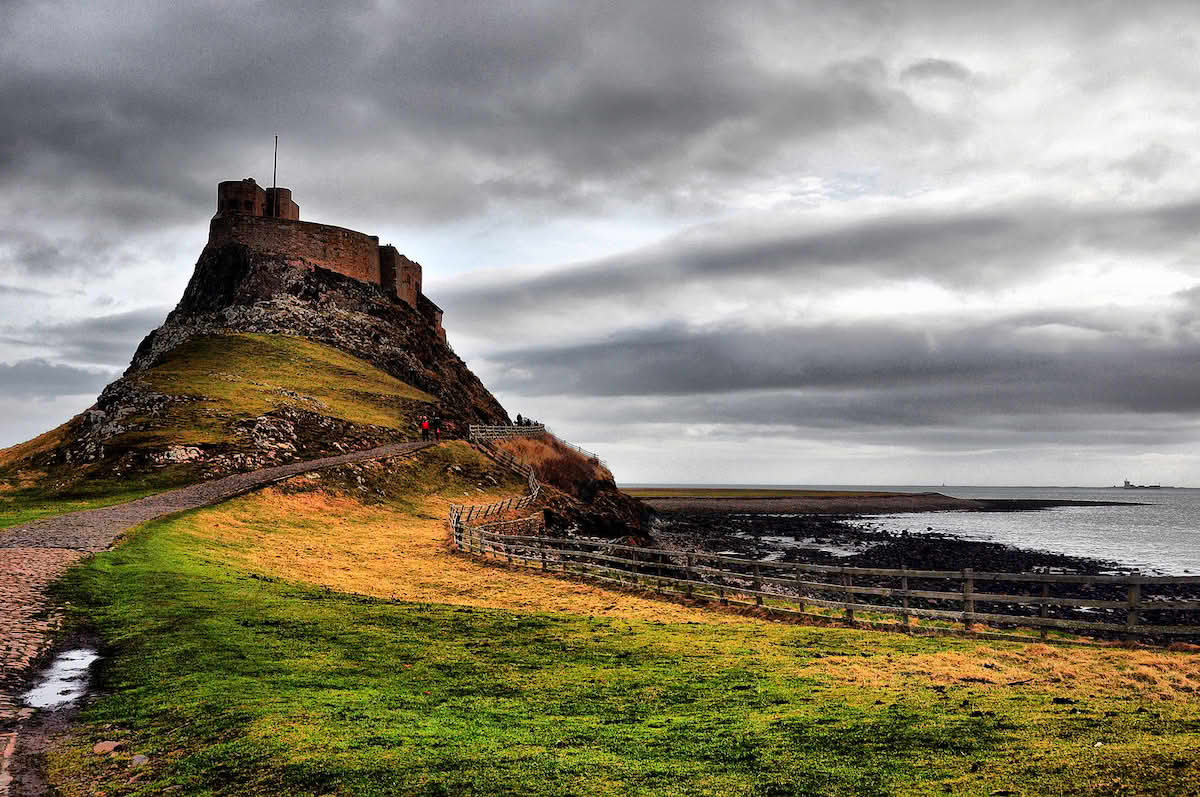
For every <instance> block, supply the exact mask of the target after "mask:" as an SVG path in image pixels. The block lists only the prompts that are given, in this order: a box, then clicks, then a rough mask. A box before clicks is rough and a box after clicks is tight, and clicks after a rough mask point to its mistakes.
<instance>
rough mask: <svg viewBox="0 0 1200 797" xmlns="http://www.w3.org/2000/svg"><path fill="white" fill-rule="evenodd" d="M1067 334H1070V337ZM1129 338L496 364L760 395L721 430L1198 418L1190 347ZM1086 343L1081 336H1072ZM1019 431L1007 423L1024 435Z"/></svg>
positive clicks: (1043, 337)
mask: <svg viewBox="0 0 1200 797" xmlns="http://www.w3.org/2000/svg"><path fill="white" fill-rule="evenodd" d="M1064 330H1070V331H1073V332H1075V333H1076V334H1070V333H1068V334H1066V335H1065V336H1064V334H1063V331H1064ZM1177 332H1178V330H1174V329H1164V330H1161V333H1162V335H1160V336H1153V337H1151V336H1147V335H1139V334H1133V333H1130V332H1128V331H1127V330H1126V329H1124V328H1123V327H1122V326H1121V325H1119V324H1117V323H1111V322H1110V323H1106V322H1105V321H1104V320H1103V319H1102V318H1101V317H1098V316H1089V315H1086V314H1085V317H1083V318H1077V317H1075V316H1073V315H1072V314H1069V313H1068V314H1061V315H1060V314H1054V313H1043V314H1036V315H1023V316H1018V317H1012V318H1001V319H996V320H993V321H990V322H987V323H980V324H972V323H965V322H961V321H959V322H957V323H953V322H944V323H942V324H939V325H929V326H925V327H923V328H914V327H913V326H910V325H902V324H898V323H896V324H884V323H871V324H859V325H855V326H847V325H833V324H830V325H822V326H814V327H774V328H768V329H765V330H746V329H736V328H734V329H713V330H688V329H684V328H678V327H676V328H667V329H658V330H643V331H641V332H640V333H638V334H625V335H623V336H622V339H620V340H612V341H606V342H604V343H599V344H588V345H577V346H564V347H546V348H530V349H522V350H519V351H510V352H506V353H503V354H499V355H497V354H493V355H492V356H491V357H490V358H489V359H490V361H491V364H492V367H493V369H494V371H495V373H496V377H495V379H496V382H497V385H498V386H499V387H501V388H503V389H507V390H511V391H514V392H519V393H523V394H526V395H538V394H546V395H581V396H582V395H595V396H614V397H616V396H634V397H651V398H658V399H662V400H663V403H664V405H669V406H671V407H672V408H674V406H675V404H674V402H675V401H676V400H677V399H679V398H682V399H683V400H684V402H685V403H686V402H687V401H697V400H699V399H700V398H704V397H709V398H714V397H715V398H716V400H719V401H722V402H725V401H727V400H728V397H729V396H731V395H737V394H743V395H749V394H770V395H772V398H771V399H770V400H765V399H761V398H755V399H753V400H751V401H749V403H746V404H742V405H740V406H741V409H742V410H746V411H751V412H752V413H755V414H752V415H742V416H740V417H739V416H738V415H737V414H736V413H732V414H731V412H730V411H728V410H726V411H724V412H722V413H718V414H715V415H710V416H709V417H716V418H720V419H721V421H722V422H732V421H739V422H747V423H757V424H802V425H805V426H809V427H822V426H828V427H839V428H844V427H850V426H870V427H884V426H895V427H907V428H929V427H936V426H942V425H946V424H961V423H967V424H969V423H971V422H972V419H976V418H988V417H1005V418H1010V419H1013V418H1022V419H1024V418H1027V417H1029V416H1037V415H1042V414H1046V413H1050V414H1064V415H1077V416H1083V415H1089V414H1090V415H1102V414H1106V413H1107V414H1119V413H1138V414H1143V415H1153V414H1163V413H1175V414H1185V413H1195V412H1197V411H1200V338H1197V337H1195V336H1194V335H1190V334H1184V335H1182V336H1180V335H1179V334H1176V333H1177ZM1079 333H1082V334H1079ZM1026 424H1027V421H1026V420H1021V421H1019V422H1014V423H1013V424H1010V426H1012V425H1020V426H1024V425H1026Z"/></svg>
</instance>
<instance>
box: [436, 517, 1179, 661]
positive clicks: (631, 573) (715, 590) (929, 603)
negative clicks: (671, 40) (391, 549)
mask: <svg viewBox="0 0 1200 797" xmlns="http://www.w3.org/2000/svg"><path fill="white" fill-rule="evenodd" d="M477 517H478V516H477ZM524 520H528V519H523V521H524ZM523 521H517V522H510V523H507V524H505V525H504V526H502V527H499V528H497V527H494V525H493V524H487V525H471V524H470V523H469V522H467V520H462V521H461V522H459V523H453V524H452V528H453V530H454V535H455V545H456V546H457V547H458V548H459V550H462V551H465V552H468V553H471V554H474V555H476V556H482V557H491V558H495V559H505V560H507V561H508V562H510V563H513V564H517V565H521V566H525V567H535V568H541V569H543V570H558V571H560V572H563V573H569V574H574V575H581V576H587V577H589V578H594V579H598V580H601V581H606V582H612V583H618V584H624V585H626V586H640V587H652V588H654V589H657V590H658V591H659V592H663V593H671V594H677V595H682V596H686V597H689V598H708V599H711V600H717V601H720V602H721V603H722V604H738V605H750V606H766V607H767V608H770V609H772V610H775V611H783V612H789V613H799V614H806V613H807V612H806V608H807V607H808V606H818V607H823V608H827V609H834V610H840V611H841V612H842V614H843V616H842V619H844V620H845V621H847V622H849V623H855V622H856V613H870V614H884V615H895V616H897V618H898V622H891V623H877V622H870V624H871V625H875V626H885V627H899V628H901V629H904V630H911V627H910V624H911V618H929V619H932V620H937V621H949V622H950V623H951V624H952V627H951V628H950V629H933V630H935V631H946V630H949V631H951V632H953V633H966V632H970V633H978V632H977V631H976V630H972V629H973V627H974V626H976V625H977V624H984V623H986V624H989V625H998V626H1021V627H1026V628H1033V629H1037V630H1038V631H1039V637H1033V636H1021V635H1014V634H997V633H983V634H982V635H983V636H988V637H993V638H1012V639H1020V640H1022V641H1033V640H1035V639H1038V638H1040V639H1047V637H1048V633H1049V632H1050V631H1051V630H1056V631H1068V632H1078V631H1100V632H1106V633H1110V634H1115V635H1119V636H1141V637H1164V636H1172V635H1200V625H1195V624H1187V623H1184V622H1177V621H1176V620H1177V618H1178V613H1179V612H1192V613H1193V614H1192V615H1191V617H1190V618H1189V619H1190V622H1192V623H1195V622H1196V618H1197V617H1200V576H1182V577H1170V576H1168V577H1161V576H1141V575H1126V576H1117V575H1113V576H1088V575H1077V574H1057V573H991V572H977V571H973V570H970V569H966V570H909V569H907V568H900V569H889V568H855V567H837V566H832V565H810V564H797V563H782V562H774V561H768V560H754V559H745V558H742V557H733V556H728V555H723V554H710V553H704V552H683V551H664V550H661V549H658V548H644V547H638V546H631V545H620V544H616V543H609V542H604V541H595V540H578V539H563V538H557V537H546V536H542V535H522V534H516V533H513V530H514V527H515V526H516V525H517V523H519V522H523ZM506 532H507V533H506ZM983 586H989V587H991V591H983V590H982V588H981V587H983ZM1081 586H1083V587H1085V588H1086V589H1088V590H1089V591H1091V592H1093V593H1098V594H1097V596H1096V597H1090V596H1089V597H1079V596H1078V594H1077V593H1078V592H1079V588H1080V587H1081ZM1071 587H1074V588H1075V589H1074V590H1073V591H1074V592H1075V593H1076V594H1072V595H1064V594H1061V593H1063V592H1064V591H1067V590H1068V588H1071ZM1021 590H1028V592H1027V593H1026V592H1022V591H1021ZM1181 594H1182V595H1187V596H1188V597H1186V598H1184V599H1180V595H1181ZM1080 615H1082V617H1080ZM816 616H819V617H821V618H823V619H827V620H828V619H837V618H830V617H829V616H826V615H816ZM1083 618H1087V619H1083ZM953 624H961V626H962V627H961V628H956V627H953ZM922 630H924V629H922Z"/></svg>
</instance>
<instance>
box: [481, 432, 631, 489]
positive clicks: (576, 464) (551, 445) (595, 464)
mask: <svg viewBox="0 0 1200 797" xmlns="http://www.w3.org/2000/svg"><path fill="white" fill-rule="evenodd" d="M494 445H495V446H496V448H499V449H500V450H501V451H507V452H508V453H510V454H512V455H513V457H514V458H515V459H516V460H517V462H520V463H521V464H522V465H528V466H531V467H533V469H534V470H535V471H536V472H537V475H538V478H539V479H541V480H542V481H543V482H545V483H547V484H550V485H553V486H554V487H557V488H558V489H560V490H562V491H563V492H565V493H568V494H572V495H574V494H576V493H577V491H578V488H579V485H580V484H586V483H589V482H592V481H597V480H599V481H609V482H611V481H612V480H613V475H612V472H611V471H609V469H608V468H606V467H604V466H603V465H601V464H600V461H599V460H597V459H590V458H588V457H586V456H584V455H583V454H581V453H579V452H578V451H576V450H575V449H573V448H571V447H570V446H565V445H563V444H562V442H561V441H559V440H558V439H557V438H555V437H554V436H553V435H538V436H533V437H510V438H507V439H502V440H496V441H495V442H494Z"/></svg>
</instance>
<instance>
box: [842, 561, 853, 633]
mask: <svg viewBox="0 0 1200 797" xmlns="http://www.w3.org/2000/svg"><path fill="white" fill-rule="evenodd" d="M842 586H844V587H846V591H845V593H844V594H845V598H846V606H845V612H846V622H847V623H848V624H850V625H854V606H853V605H852V604H853V603H854V593H853V592H851V591H850V587H853V586H854V576H853V574H851V573H850V571H849V570H842Z"/></svg>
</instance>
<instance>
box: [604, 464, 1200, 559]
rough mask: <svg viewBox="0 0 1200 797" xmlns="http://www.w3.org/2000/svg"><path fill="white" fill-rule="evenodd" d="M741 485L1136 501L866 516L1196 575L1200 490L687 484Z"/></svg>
mask: <svg viewBox="0 0 1200 797" xmlns="http://www.w3.org/2000/svg"><path fill="white" fill-rule="evenodd" d="M622 486H626V487H724V488H738V489H794V490H882V491H887V492H897V493H926V492H937V493H942V494H943V495H949V496H953V497H955V498H1008V499H1017V498H1032V499H1053V500H1072V501H1126V502H1130V503H1137V504H1139V505H1137V506H1071V507H1058V508H1055V509H1042V510H1034V511H1025V512H913V513H905V514H897V515H871V516H868V517H867V518H866V521H867V522H869V523H870V524H871V525H872V526H873V527H874V528H878V529H883V530H887V531H903V530H908V531H910V532H924V531H934V532H940V533H943V534H953V535H955V536H958V537H963V538H966V539H973V540H986V541H990V542H998V543H1003V544H1005V545H1012V546H1015V547H1017V548H1025V549H1034V550H1041V551H1052V552H1055V553H1063V554H1069V555H1071V556H1087V557H1091V558H1095V559H1106V560H1109V561H1113V562H1116V563H1117V564H1118V565H1120V566H1121V567H1123V568H1133V569H1137V570H1140V571H1142V572H1144V573H1147V574H1159V575H1196V574H1200V489H1194V488H1163V489H1159V490H1127V489H1123V488H1120V487H954V486H941V485H939V486H931V485H778V484H773V485H741V484H739V485H711V484H710V485H686V484H671V485H665V484H653V485H651V484H646V485H641V484H638V485H633V484H631V485H622Z"/></svg>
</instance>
